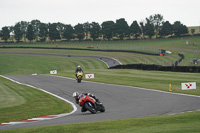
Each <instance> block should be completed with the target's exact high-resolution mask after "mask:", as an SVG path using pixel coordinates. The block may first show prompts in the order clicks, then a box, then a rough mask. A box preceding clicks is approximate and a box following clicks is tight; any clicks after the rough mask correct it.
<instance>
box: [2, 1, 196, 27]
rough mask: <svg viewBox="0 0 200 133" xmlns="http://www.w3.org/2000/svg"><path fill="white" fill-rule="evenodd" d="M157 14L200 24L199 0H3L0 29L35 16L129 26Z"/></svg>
mask: <svg viewBox="0 0 200 133" xmlns="http://www.w3.org/2000/svg"><path fill="white" fill-rule="evenodd" d="M154 14H161V15H163V17H164V19H165V20H166V21H169V22H170V23H172V24H173V23H174V22H175V21H181V22H182V23H183V24H184V25H186V26H200V0H0V28H2V27H4V26H12V25H13V26H14V25H15V23H16V22H19V21H28V22H30V21H31V20H34V19H38V20H40V21H41V22H44V23H49V22H50V23H54V22H61V23H64V24H71V25H72V26H74V25H76V24H78V23H85V22H87V21H88V22H89V23H91V22H98V23H99V24H101V23H102V22H104V21H108V20H112V21H114V22H116V20H117V19H119V18H125V20H126V21H127V22H128V24H129V25H130V24H131V23H132V22H133V21H134V20H136V21H137V22H140V21H142V20H145V18H146V17H149V16H150V15H154Z"/></svg>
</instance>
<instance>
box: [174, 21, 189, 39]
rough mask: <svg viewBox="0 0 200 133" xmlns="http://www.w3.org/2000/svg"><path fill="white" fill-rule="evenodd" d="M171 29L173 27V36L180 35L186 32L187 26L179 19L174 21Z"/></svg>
mask: <svg viewBox="0 0 200 133" xmlns="http://www.w3.org/2000/svg"><path fill="white" fill-rule="evenodd" d="M173 29H174V34H175V36H178V37H179V36H181V35H182V34H187V33H188V28H187V27H186V26H185V25H183V24H181V22H180V21H176V22H174V24H173Z"/></svg>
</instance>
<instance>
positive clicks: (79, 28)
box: [74, 23, 85, 41]
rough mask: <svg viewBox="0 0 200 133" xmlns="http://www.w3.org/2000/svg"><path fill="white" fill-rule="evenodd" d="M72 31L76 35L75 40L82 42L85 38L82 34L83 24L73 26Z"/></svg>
mask: <svg viewBox="0 0 200 133" xmlns="http://www.w3.org/2000/svg"><path fill="white" fill-rule="evenodd" d="M74 31H75V34H76V38H78V40H79V41H81V40H83V39H84V37H85V33H84V28H83V24H79V23H78V24H77V25H75V26H74Z"/></svg>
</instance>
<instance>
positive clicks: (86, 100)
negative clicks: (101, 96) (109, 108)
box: [79, 94, 105, 114]
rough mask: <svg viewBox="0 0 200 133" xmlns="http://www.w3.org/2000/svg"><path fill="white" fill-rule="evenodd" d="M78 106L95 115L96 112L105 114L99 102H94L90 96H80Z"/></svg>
mask: <svg viewBox="0 0 200 133" xmlns="http://www.w3.org/2000/svg"><path fill="white" fill-rule="evenodd" d="M79 105H81V106H82V107H84V108H85V109H87V110H88V111H90V112H91V113H92V114H95V113H96V112H97V111H100V112H105V107H104V105H103V104H102V103H101V102H96V100H95V99H94V98H92V97H90V96H87V95H84V94H81V95H80V99H79Z"/></svg>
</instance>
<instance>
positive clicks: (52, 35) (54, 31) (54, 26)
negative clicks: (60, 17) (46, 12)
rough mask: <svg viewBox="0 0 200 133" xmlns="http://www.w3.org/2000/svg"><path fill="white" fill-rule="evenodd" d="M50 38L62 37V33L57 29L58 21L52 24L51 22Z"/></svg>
mask: <svg viewBox="0 0 200 133" xmlns="http://www.w3.org/2000/svg"><path fill="white" fill-rule="evenodd" d="M49 38H50V40H54V41H56V40H57V39H61V38H60V33H59V31H58V29H57V23H53V24H50V23H49Z"/></svg>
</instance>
